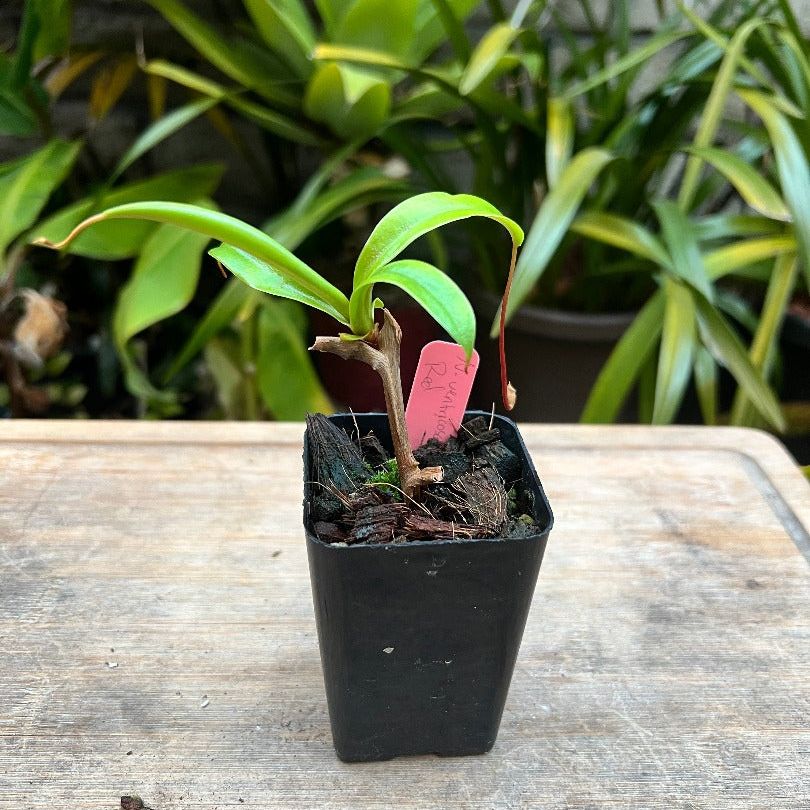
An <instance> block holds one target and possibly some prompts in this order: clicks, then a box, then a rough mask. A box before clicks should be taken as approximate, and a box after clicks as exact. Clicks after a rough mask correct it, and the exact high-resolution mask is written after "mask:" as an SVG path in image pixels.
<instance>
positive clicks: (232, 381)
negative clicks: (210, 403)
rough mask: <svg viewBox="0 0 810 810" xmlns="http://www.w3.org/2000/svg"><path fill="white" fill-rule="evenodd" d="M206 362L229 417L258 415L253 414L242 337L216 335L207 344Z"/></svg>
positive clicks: (219, 398)
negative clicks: (241, 348)
mask: <svg viewBox="0 0 810 810" xmlns="http://www.w3.org/2000/svg"><path fill="white" fill-rule="evenodd" d="M205 365H206V368H207V369H208V372H209V373H210V375H211V377H212V379H213V381H214V387H215V388H216V393H217V399H218V400H219V404H220V406H221V407H222V416H223V417H224V418H225V419H250V418H254V419H255V418H256V415H255V414H253V413H251V404H250V403H251V400H252V399H253V393H252V391H251V384H250V381H249V380H248V379H247V375H246V373H245V369H244V360H243V357H242V352H241V350H240V346H239V340H238V339H237V338H236V337H235V336H234V335H223V336H222V337H215V338H212V339H211V340H210V341H209V342H208V344H207V345H206V347H205Z"/></svg>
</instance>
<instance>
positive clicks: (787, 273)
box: [730, 253, 798, 426]
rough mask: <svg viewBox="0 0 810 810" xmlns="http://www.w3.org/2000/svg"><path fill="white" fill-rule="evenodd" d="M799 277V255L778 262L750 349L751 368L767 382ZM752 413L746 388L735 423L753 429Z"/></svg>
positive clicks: (733, 417) (736, 402)
mask: <svg viewBox="0 0 810 810" xmlns="http://www.w3.org/2000/svg"><path fill="white" fill-rule="evenodd" d="M797 275H798V262H797V261H796V255H795V254H792V253H788V254H784V255H782V256H780V257H779V258H778V259H777V260H776V262H774V268H773V272H772V274H771V279H770V282H769V283H768V291H767V293H766V294H765V303H764V304H763V305H762V312H761V314H760V316H759V323H758V324H757V329H756V332H755V333H754V338H753V340H752V341H751V348H750V350H749V357H750V359H751V365H752V366H753V367H754V368H755V369H756V370H757V371H758V372H760V373H761V374H762V376H763V377H764V378H765V379H767V378H768V376H769V375H770V372H771V367H772V365H773V359H774V357H775V355H776V351H777V344H778V342H779V334H780V331H781V328H782V322H783V320H784V318H785V312H786V310H787V307H788V304H789V303H790V299H791V296H792V295H793V290H794V289H795V287H796V276H797ZM751 411H752V407H751V403H750V402H749V400H748V399H747V397H746V395H745V393H744V392H743V390H742V388H739V389H738V390H737V394H736V396H735V397H734V404H733V406H732V408H731V418H730V422H731V424H732V425H749V426H753V419H752V412H751Z"/></svg>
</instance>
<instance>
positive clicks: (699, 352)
mask: <svg viewBox="0 0 810 810" xmlns="http://www.w3.org/2000/svg"><path fill="white" fill-rule="evenodd" d="M695 390H696V391H697V397H698V403H699V404H700V413H701V414H702V416H703V421H704V423H705V424H707V425H716V424H717V364H716V363H715V362H714V358H713V357H712V355H711V353H710V352H709V350H708V349H707V348H706V347H705V346H701V345H698V346H696V347H695Z"/></svg>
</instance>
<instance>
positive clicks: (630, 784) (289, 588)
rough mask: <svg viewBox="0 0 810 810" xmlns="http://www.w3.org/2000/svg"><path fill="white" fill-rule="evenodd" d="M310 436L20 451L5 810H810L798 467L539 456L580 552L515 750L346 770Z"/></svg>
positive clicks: (607, 450) (290, 433)
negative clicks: (331, 670) (316, 577)
mask: <svg viewBox="0 0 810 810" xmlns="http://www.w3.org/2000/svg"><path fill="white" fill-rule="evenodd" d="M301 433H302V426H301V425H273V424H253V425H248V424H238V425H236V424H222V423H219V424H200V423H194V424H183V423H155V424H146V423H127V422H118V423H103V422H102V423H99V422H85V423H79V422H69V423H68V422H63V423H59V422H4V423H2V424H1V425H0V645H2V649H3V652H4V655H3V657H2V659H0V807H2V808H9V809H10V808H15V810H16V809H18V808H20V809H22V808H40V807H41V808H46V807H47V808H53V807H65V808H72V807H77V808H79V807H81V808H88V809H89V808H115V807H118V805H119V797H120V796H121V795H124V794H131V793H135V794H138V795H140V796H142V797H143V799H144V801H145V802H146V804H147V805H148V806H149V807H153V808H155V810H164V809H165V808H176V807H217V808H218V807H222V808H225V807H254V808H299V807H300V808H309V807H312V808H316V807H317V808H360V807H362V808H390V807H395V806H401V807H407V808H442V807H447V808H498V809H499V810H500V808H503V809H504V810H505V809H506V808H509V809H510V810H512V808H535V807H537V808H539V807H543V808H563V807H576V808H586V807H588V808H591V807H593V808H596V807H606V806H616V807H634V806H635V807H643V808H667V810H669V809H670V808H695V807H705V808H762V807H768V808H810V599H809V597H810V568H808V560H810V535H808V528H809V527H810V488H808V486H807V483H806V482H805V481H803V480H802V478H801V476H800V474H799V473H798V471H797V470H796V468H795V467H794V466H793V465H792V463H791V461H790V460H789V457H788V456H787V454H786V453H785V452H784V450H783V449H782V448H781V446H780V445H779V444H778V443H777V442H775V441H774V440H773V439H771V438H769V437H767V436H765V435H764V434H760V433H757V432H754V431H747V430H737V429H710V428H659V429H652V428H634V427H621V428H603V427H578V426H560V427H556V426H526V427H524V428H523V433H524V437H525V438H526V440H527V444H528V445H529V448H530V450H531V452H532V455H533V457H534V459H535V462H536V465H537V467H538V470H539V472H540V475H541V478H542V479H543V481H544V483H545V486H546V490H547V492H548V495H549V499H550V501H551V504H552V508H553V509H554V512H555V517H556V524H555V528H554V531H553V532H552V535H551V539H550V541H549V545H548V551H547V553H546V558H545V561H544V563H543V569H542V570H541V572H540V580H539V584H538V588H537V592H536V594H535V600H534V605H533V608H532V613H531V616H530V618H529V623H528V626H527V628H526V634H525V637H524V643H523V647H522V650H521V653H520V657H519V659H518V665H517V668H516V672H515V676H514V680H513V684H512V690H511V693H510V695H509V699H508V701H507V706H506V711H505V714H504V718H503V723H502V726H501V733H500V737H499V740H498V742H497V743H496V746H495V748H494V749H493V751H492V753H491V754H489V755H487V756H485V757H480V758H465V759H452V760H442V759H438V758H434V757H424V758H412V759H402V760H395V761H393V762H388V763H378V764H370V765H346V764H343V763H341V762H339V761H338V760H337V758H336V757H335V756H334V753H333V751H332V747H331V740H330V734H329V725H328V719H327V715H326V706H325V700H324V692H323V684H322V681H321V672H320V663H319V660H318V650H317V642H316V637H315V628H314V621H313V614H312V605H311V599H310V591H309V581H308V573H307V564H306V554H305V547H304V542H303V534H302V530H301V525H300V521H301V480H300V477H301V459H300V454H301ZM804 555H807V556H806V557H805V556H804Z"/></svg>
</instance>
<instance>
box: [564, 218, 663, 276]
mask: <svg viewBox="0 0 810 810" xmlns="http://www.w3.org/2000/svg"><path fill="white" fill-rule="evenodd" d="M571 230H572V231H573V232H574V233H578V234H579V235H580V236H586V237H588V238H589V239H595V240H596V241H597V242H603V243H604V244H606V245H612V246H613V247H617V248H620V249H621V250H626V251H628V252H629V253H633V254H634V255H636V256H640V257H641V258H642V259H649V260H650V261H651V262H655V264H657V265H659V266H660V267H665V268H669V267H670V266H671V264H672V262H671V259H670V257H669V254H668V253H667V252H666V250H665V249H664V246H663V245H662V244H661V242H660V241H659V240H658V238H657V237H655V236H654V235H653V234H652V233H650V231H648V230H647V229H646V228H645V227H644V226H643V225H639V224H638V223H637V222H634V221H633V220H632V219H627V217H622V216H619V215H618V214H609V213H604V212H602V211H583V212H582V213H581V214H579V215H578V216H577V218H576V219H575V220H574V221H573V222H572V223H571Z"/></svg>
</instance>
